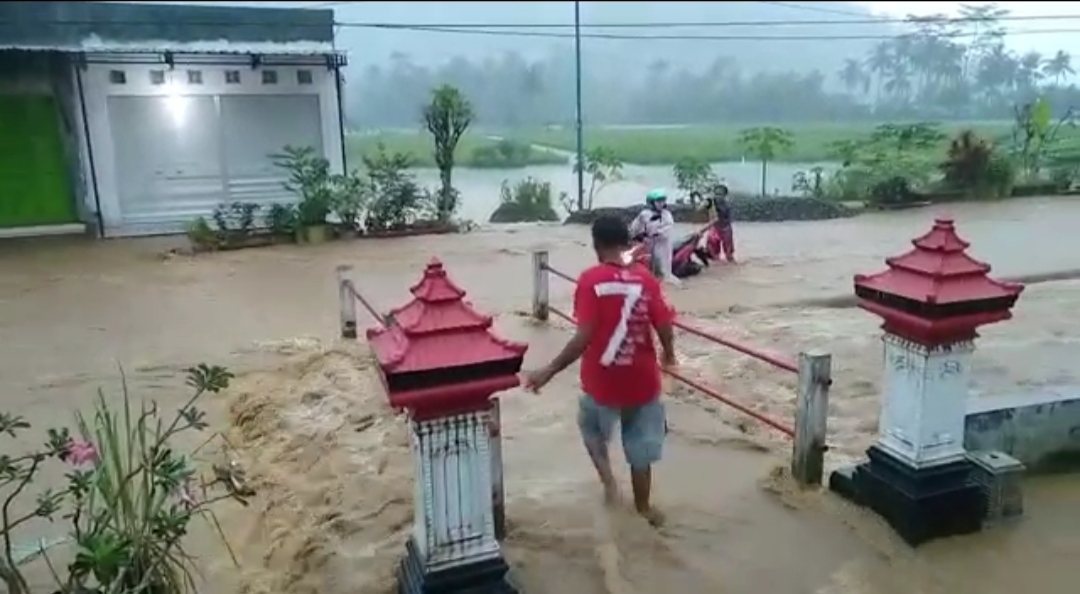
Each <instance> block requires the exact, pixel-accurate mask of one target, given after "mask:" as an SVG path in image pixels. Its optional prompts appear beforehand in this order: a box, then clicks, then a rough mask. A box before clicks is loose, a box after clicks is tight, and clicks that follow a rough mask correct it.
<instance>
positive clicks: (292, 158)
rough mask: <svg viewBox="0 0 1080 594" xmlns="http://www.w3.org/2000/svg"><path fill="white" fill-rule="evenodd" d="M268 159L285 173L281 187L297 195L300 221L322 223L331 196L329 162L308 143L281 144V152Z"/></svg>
mask: <svg viewBox="0 0 1080 594" xmlns="http://www.w3.org/2000/svg"><path fill="white" fill-rule="evenodd" d="M271 158H273V159H274V165H276V166H277V167H279V168H281V169H284V170H285V171H287V172H288V174H289V178H288V179H287V180H286V181H285V183H284V186H285V189H286V190H288V191H290V192H292V193H294V194H296V195H297V196H298V197H299V198H300V204H299V206H298V207H297V213H298V216H299V222H300V224H301V225H306V226H314V225H324V224H326V217H327V215H329V214H330V208H331V199H332V188H331V176H330V162H329V161H327V160H326V159H325V158H324V157H321V156H319V154H318V153H316V152H315V149H314V148H312V147H310V146H303V147H294V146H285V147H284V148H283V149H282V152H281V153H279V154H275V155H271Z"/></svg>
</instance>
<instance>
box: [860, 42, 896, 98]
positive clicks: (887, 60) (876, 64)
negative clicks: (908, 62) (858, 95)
mask: <svg viewBox="0 0 1080 594" xmlns="http://www.w3.org/2000/svg"><path fill="white" fill-rule="evenodd" d="M895 64H896V54H895V52H894V51H893V46H892V44H891V43H890V42H888V41H882V42H880V43H878V44H877V45H875V46H874V49H873V50H872V51H871V52H870V56H869V57H868V58H867V59H866V69H867V70H868V71H870V72H871V73H872V74H874V75H876V76H877V92H876V93H875V95H876V97H875V99H874V102H875V103H877V102H879V101H881V88H882V86H883V85H884V84H885V77H886V76H888V74H889V71H890V70H892V68H893V66H894V65H895Z"/></svg>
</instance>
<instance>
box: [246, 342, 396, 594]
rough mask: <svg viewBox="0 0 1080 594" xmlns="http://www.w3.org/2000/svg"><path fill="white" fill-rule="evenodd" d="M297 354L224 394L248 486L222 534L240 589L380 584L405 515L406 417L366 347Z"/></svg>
mask: <svg viewBox="0 0 1080 594" xmlns="http://www.w3.org/2000/svg"><path fill="white" fill-rule="evenodd" d="M299 350H300V351H306V352H301V353H300V354H296V355H294V356H293V357H292V358H290V359H289V361H288V362H286V363H285V364H283V365H279V366H278V367H276V368H274V369H270V370H266V371H259V372H254V373H251V374H246V375H244V376H243V377H240V378H238V379H237V380H236V381H235V383H234V386H233V388H232V389H231V391H230V395H229V418H230V421H231V426H230V429H229V435H228V437H229V440H230V442H231V443H232V444H233V446H234V447H235V448H236V449H237V450H238V457H239V458H240V461H241V463H242V464H243V465H244V467H245V468H246V469H247V472H248V476H249V480H250V484H251V486H252V487H254V488H255V489H256V490H257V491H258V493H259V495H258V497H257V499H256V500H255V501H254V502H253V508H254V509H252V510H251V513H249V514H243V516H244V517H243V520H242V522H243V524H245V525H244V526H242V527H236V526H231V528H232V530H230V531H231V532H233V533H234V534H237V532H236V531H237V530H239V533H238V534H237V538H236V539H235V542H240V541H241V540H242V541H243V542H245V543H247V544H246V545H245V546H244V547H243V548H242V549H241V553H240V555H241V557H242V565H243V566H244V570H243V573H242V575H241V576H240V581H241V584H242V588H241V591H242V592H246V593H252V594H261V593H267V594H269V593H271V592H272V593H274V594H316V593H318V594H336V593H338V592H341V593H343V594H344V593H345V592H348V593H350V594H353V593H355V592H365V593H367V592H391V591H392V590H393V586H394V579H393V575H394V569H395V567H396V564H397V562H398V560H399V559H400V556H401V553H402V551H403V546H404V542H405V540H406V538H407V532H408V530H409V528H410V527H411V522H412V501H411V497H412V481H411V472H412V467H413V465H412V460H411V456H410V455H409V445H408V434H407V431H406V425H405V422H404V420H403V419H402V418H400V417H398V416H397V415H395V414H394V412H393V411H391V410H390V409H389V408H388V407H387V406H386V403H385V402H386V401H385V396H384V393H383V391H382V388H381V387H380V386H379V384H378V380H377V376H376V375H375V373H373V369H372V367H373V361H371V359H370V357H369V356H368V355H367V353H366V352H363V351H362V350H360V349H357V350H355V351H346V350H341V349H338V350H325V351H324V350H320V349H317V348H311V349H299ZM234 521H239V520H235V519H234ZM230 524H233V522H230Z"/></svg>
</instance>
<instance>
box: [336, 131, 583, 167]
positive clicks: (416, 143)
mask: <svg viewBox="0 0 1080 594" xmlns="http://www.w3.org/2000/svg"><path fill="white" fill-rule="evenodd" d="M346 143H347V144H348V147H347V149H348V158H349V163H350V165H351V166H353V167H356V166H359V165H360V163H361V157H362V156H364V155H371V154H374V153H375V151H376V150H378V145H379V144H380V143H381V144H382V145H383V146H385V147H386V149H387V150H388V151H391V152H401V153H406V154H408V155H410V156H411V157H412V158H413V162H414V163H415V166H416V167H435V157H434V156H433V154H432V151H433V148H434V147H433V144H432V141H431V135H430V134H427V133H425V132H421V131H416V132H408V131H399V132H377V133H351V134H349V135H348V136H347V137H346ZM498 145H499V141H498V140H495V139H491V138H488V137H487V136H485V135H484V134H483V133H481V132H467V133H466V134H465V135H464V136H462V137H461V142H460V143H459V144H458V148H457V165H458V166H459V167H475V168H484V169H491V168H500V169H501V168H515V167H525V166H527V165H555V164H566V163H567V162H568V161H567V160H566V159H565V158H564V157H560V156H559V155H555V154H552V153H550V152H546V151H538V150H535V149H533V148H531V147H529V146H528V145H527V144H526V145H518V146H515V147H514V151H513V152H512V154H511V155H509V156H505V155H499V154H498V153H497V151H496V149H497V148H498Z"/></svg>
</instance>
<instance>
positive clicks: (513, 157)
mask: <svg viewBox="0 0 1080 594" xmlns="http://www.w3.org/2000/svg"><path fill="white" fill-rule="evenodd" d="M531 156H532V147H530V146H529V145H528V144H524V143H521V142H514V141H513V140H506V139H503V140H499V141H497V142H496V143H495V144H490V145H484V146H478V147H476V148H474V149H473V150H472V153H471V155H470V157H471V158H470V161H469V166H470V167H477V168H487V169H513V168H518V167H525V166H526V165H528V164H529V163H530V157H531Z"/></svg>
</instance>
